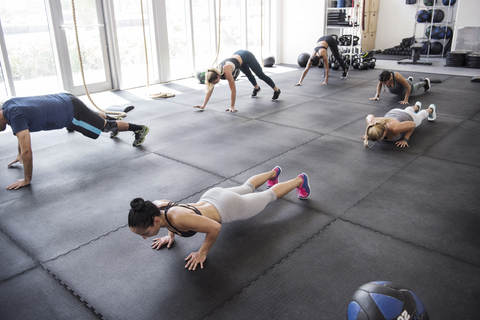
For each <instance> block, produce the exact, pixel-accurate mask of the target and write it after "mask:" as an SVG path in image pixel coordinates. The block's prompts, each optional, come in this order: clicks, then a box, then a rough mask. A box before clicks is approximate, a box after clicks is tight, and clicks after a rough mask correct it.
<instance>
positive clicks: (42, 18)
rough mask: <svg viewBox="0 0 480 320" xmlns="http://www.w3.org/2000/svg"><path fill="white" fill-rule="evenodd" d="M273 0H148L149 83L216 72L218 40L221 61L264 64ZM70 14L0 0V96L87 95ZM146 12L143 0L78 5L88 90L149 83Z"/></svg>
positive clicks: (63, 5)
mask: <svg viewBox="0 0 480 320" xmlns="http://www.w3.org/2000/svg"><path fill="white" fill-rule="evenodd" d="M270 2H271V0H264V1H263V5H264V9H263V10H262V8H261V5H262V2H261V1H257V0H162V1H157V0H143V17H144V21H145V38H146V43H147V50H148V65H149V69H148V74H149V80H150V81H149V82H150V84H154V83H158V82H159V81H162V82H166V81H171V80H176V79H181V78H185V77H191V76H194V75H195V71H197V70H203V69H206V68H208V67H210V66H211V65H212V64H213V62H214V60H215V57H216V55H217V45H218V40H219V41H220V52H219V54H218V59H219V60H220V61H221V60H222V59H225V58H226V57H229V56H230V55H232V54H233V53H234V52H235V51H236V50H239V49H247V50H250V51H252V52H253V53H254V55H255V56H256V57H257V59H258V60H260V58H261V56H262V50H261V34H262V26H263V35H264V37H263V45H264V47H265V44H266V43H268V39H267V37H265V35H267V34H269V33H268V32H267V30H268V23H266V21H265V19H261V17H262V16H261V12H262V11H263V16H264V17H265V11H266V10H267V8H270ZM72 9H73V8H72V4H71V0H60V1H51V0H43V1H42V0H22V1H10V0H0V17H1V24H0V31H1V32H0V49H1V52H2V53H3V55H4V56H5V59H1V60H0V62H2V63H3V64H2V65H0V67H1V68H2V70H3V71H4V72H2V75H1V76H0V85H1V89H0V95H3V96H4V95H5V94H6V93H11V94H13V95H17V96H19V95H37V94H47V93H52V92H58V91H62V90H67V91H70V92H72V93H73V94H77V95H81V94H83V93H84V90H83V80H82V72H81V71H82V69H81V65H80V59H79V57H78V53H77V44H76V36H77V35H76V33H75V29H74V28H73V10H72ZM141 9H142V8H141V7H140V1H139V0H115V1H104V0H81V1H80V0H76V1H75V13H76V21H77V26H78V39H79V42H80V47H81V52H82V53H81V56H82V62H83V72H84V75H85V80H86V83H87V87H88V90H89V92H90V93H93V92H97V91H104V90H111V89H128V88H133V87H138V86H143V85H145V84H146V72H147V69H146V62H147V60H146V59H145V42H144V33H143V29H142V14H141V11H142V10H141ZM262 23H263V25H262ZM263 53H264V54H267V53H269V52H268V50H267V51H265V50H263ZM7 56H8V57H7ZM5 70H7V72H5Z"/></svg>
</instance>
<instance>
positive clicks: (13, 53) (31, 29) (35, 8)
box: [0, 0, 59, 95]
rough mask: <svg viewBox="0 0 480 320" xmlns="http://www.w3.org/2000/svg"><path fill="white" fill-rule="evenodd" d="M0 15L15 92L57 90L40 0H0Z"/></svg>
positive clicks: (51, 54)
mask: <svg viewBox="0 0 480 320" xmlns="http://www.w3.org/2000/svg"><path fill="white" fill-rule="evenodd" d="M0 17H1V18H2V28H3V34H4V37H5V45H6V46H7V49H8V50H7V51H8V58H9V63H10V68H11V71H12V77H13V83H14V85H15V93H16V95H35V94H42V93H51V92H55V91H58V90H59V86H58V79H57V72H56V68H55V60H54V56H53V50H52V42H51V38H50V32H49V26H48V20H47V15H46V11H45V5H44V3H43V1H9V0H0ZM2 81H3V79H2Z"/></svg>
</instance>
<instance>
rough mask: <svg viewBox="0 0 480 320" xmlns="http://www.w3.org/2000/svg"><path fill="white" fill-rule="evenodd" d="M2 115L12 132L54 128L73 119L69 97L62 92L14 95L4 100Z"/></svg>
mask: <svg viewBox="0 0 480 320" xmlns="http://www.w3.org/2000/svg"><path fill="white" fill-rule="evenodd" d="M2 110H3V115H4V117H5V118H6V119H7V121H8V124H9V125H10V126H11V127H12V131H13V133H14V134H16V133H17V132H20V131H22V130H25V129H28V130H29V131H30V132H36V131H42V130H55V129H62V128H64V127H66V126H67V125H68V124H69V123H71V122H72V119H73V106H72V102H71V99H70V98H69V97H68V96H67V95H66V94H63V93H59V94H50V95H44V96H34V97H16V98H11V99H9V100H7V101H5V103H4V105H3V107H2Z"/></svg>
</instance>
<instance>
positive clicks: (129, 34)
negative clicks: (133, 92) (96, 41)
mask: <svg viewBox="0 0 480 320" xmlns="http://www.w3.org/2000/svg"><path fill="white" fill-rule="evenodd" d="M142 3H143V18H144V24H145V39H146V42H147V48H148V51H147V53H148V56H147V59H148V64H149V74H148V75H149V82H150V83H153V81H155V80H156V79H158V75H157V73H156V72H155V69H156V68H155V66H156V63H155V57H154V56H153V54H152V51H151V48H152V43H151V41H150V39H151V35H150V20H149V14H148V13H149V10H148V6H147V5H148V1H146V0H145V1H142ZM114 8H115V25H116V34H117V44H118V54H119V58H120V69H121V72H120V75H121V86H122V88H132V87H138V86H142V85H145V84H146V83H147V74H146V73H147V67H146V61H147V60H146V59H145V41H144V37H143V27H142V13H141V7H140V1H138V0H122V1H115V2H114Z"/></svg>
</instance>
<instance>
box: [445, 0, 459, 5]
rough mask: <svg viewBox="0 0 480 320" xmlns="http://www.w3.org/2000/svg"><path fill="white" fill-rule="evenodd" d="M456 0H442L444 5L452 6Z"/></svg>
mask: <svg viewBox="0 0 480 320" xmlns="http://www.w3.org/2000/svg"><path fill="white" fill-rule="evenodd" d="M455 2H457V0H443V5H444V6H453V5H454V4H455Z"/></svg>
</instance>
